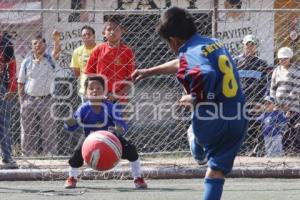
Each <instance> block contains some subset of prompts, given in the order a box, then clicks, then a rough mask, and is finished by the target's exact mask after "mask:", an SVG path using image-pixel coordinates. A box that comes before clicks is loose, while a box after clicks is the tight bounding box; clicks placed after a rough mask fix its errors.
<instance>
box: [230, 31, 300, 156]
mask: <svg viewBox="0 0 300 200" xmlns="http://www.w3.org/2000/svg"><path fill="white" fill-rule="evenodd" d="M243 44H244V49H243V53H242V54H241V55H240V56H237V57H236V58H235V61H236V64H237V68H238V70H239V74H240V80H241V84H242V86H243V90H244V93H245V96H246V101H247V103H248V107H247V111H248V112H247V114H248V115H249V117H250V120H249V128H248V133H247V135H246V142H245V143H244V147H243V148H242V149H244V150H245V151H248V152H249V153H250V154H249V155H257V154H258V151H259V150H261V149H260V148H261V147H259V145H260V144H261V139H260V138H262V137H263V141H264V144H265V145H264V148H265V152H266V156H270V157H271V156H282V155H284V154H285V153H300V135H299V123H300V105H299V104H300V89H299V86H300V66H299V65H298V64H297V63H296V62H294V52H293V50H292V49H291V48H290V47H282V48H280V49H279V50H278V51H277V55H276V57H277V59H278V64H277V66H275V67H270V66H268V64H267V62H266V61H264V60H262V59H260V58H259V57H258V56H257V52H256V47H257V44H258V40H257V38H256V37H255V36H254V35H247V36H245V38H244V40H243ZM259 108H262V109H263V112H261V109H259ZM247 140H252V143H251V144H248V143H247ZM255 140H256V142H253V141H255Z"/></svg>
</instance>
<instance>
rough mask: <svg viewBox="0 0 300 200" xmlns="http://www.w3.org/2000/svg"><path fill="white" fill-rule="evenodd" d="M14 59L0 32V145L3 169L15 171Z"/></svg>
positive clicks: (9, 45)
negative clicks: (12, 120)
mask: <svg viewBox="0 0 300 200" xmlns="http://www.w3.org/2000/svg"><path fill="white" fill-rule="evenodd" d="M16 85H17V84H16V59H15V55H14V48H13V44H12V43H11V42H10V41H9V39H8V38H6V37H5V33H4V32H3V31H2V30H0V113H1V115H0V143H1V151H2V163H3V168H10V169H16V168H18V165H17V163H16V162H15V161H14V160H13V159H12V157H11V153H12V148H11V138H10V132H9V128H10V118H11V103H10V101H11V99H12V98H13V95H14V94H15V92H16V89H17V87H16Z"/></svg>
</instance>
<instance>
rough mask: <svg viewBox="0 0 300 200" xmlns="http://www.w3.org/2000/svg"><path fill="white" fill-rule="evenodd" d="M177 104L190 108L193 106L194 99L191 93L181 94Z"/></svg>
mask: <svg viewBox="0 0 300 200" xmlns="http://www.w3.org/2000/svg"><path fill="white" fill-rule="evenodd" d="M179 104H180V105H182V106H187V107H190V108H192V107H193V106H194V99H193V97H192V95H190V94H188V95H183V96H182V97H181V99H180V100H179Z"/></svg>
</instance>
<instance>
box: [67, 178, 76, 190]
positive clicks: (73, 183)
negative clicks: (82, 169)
mask: <svg viewBox="0 0 300 200" xmlns="http://www.w3.org/2000/svg"><path fill="white" fill-rule="evenodd" d="M76 183H77V180H76V179H75V178H74V177H73V176H69V177H68V178H67V180H66V183H65V188H66V189H72V188H76Z"/></svg>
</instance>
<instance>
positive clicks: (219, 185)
mask: <svg viewBox="0 0 300 200" xmlns="http://www.w3.org/2000/svg"><path fill="white" fill-rule="evenodd" d="M224 182H225V180H224V179H212V178H205V179H204V195H203V200H220V199H221V196H222V192H223V185H224Z"/></svg>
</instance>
